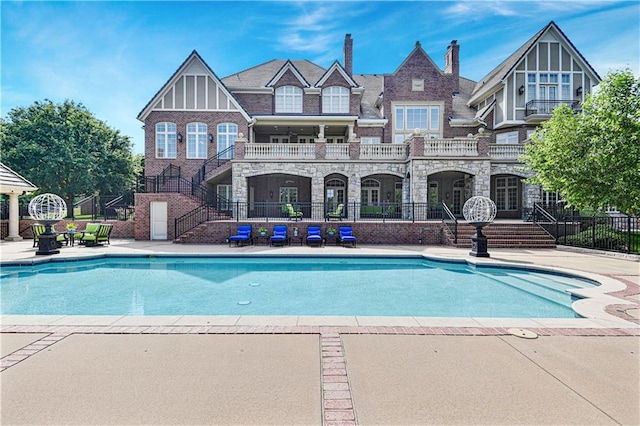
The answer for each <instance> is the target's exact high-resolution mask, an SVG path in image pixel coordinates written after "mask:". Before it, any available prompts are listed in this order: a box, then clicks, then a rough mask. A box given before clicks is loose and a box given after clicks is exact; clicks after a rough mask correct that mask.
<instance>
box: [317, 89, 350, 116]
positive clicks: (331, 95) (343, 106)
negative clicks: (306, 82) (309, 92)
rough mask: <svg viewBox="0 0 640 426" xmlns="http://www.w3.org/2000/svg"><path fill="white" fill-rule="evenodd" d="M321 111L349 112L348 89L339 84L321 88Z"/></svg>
mask: <svg viewBox="0 0 640 426" xmlns="http://www.w3.org/2000/svg"><path fill="white" fill-rule="evenodd" d="M322 112H323V113H325V114H326V113H334V114H346V113H349V89H347V88H346V87H341V86H332V87H327V88H326V89H323V90H322Z"/></svg>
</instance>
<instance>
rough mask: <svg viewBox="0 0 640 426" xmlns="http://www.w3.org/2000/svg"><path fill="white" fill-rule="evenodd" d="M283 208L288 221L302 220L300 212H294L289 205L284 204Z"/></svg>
mask: <svg viewBox="0 0 640 426" xmlns="http://www.w3.org/2000/svg"><path fill="white" fill-rule="evenodd" d="M285 207H286V209H287V214H288V215H289V220H291V219H293V220H300V219H302V212H297V211H295V210H294V209H293V206H292V205H291V204H285Z"/></svg>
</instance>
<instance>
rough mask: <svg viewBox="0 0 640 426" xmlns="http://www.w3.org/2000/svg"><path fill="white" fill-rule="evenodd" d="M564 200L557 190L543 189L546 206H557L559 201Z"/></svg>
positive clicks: (543, 200)
mask: <svg viewBox="0 0 640 426" xmlns="http://www.w3.org/2000/svg"><path fill="white" fill-rule="evenodd" d="M560 201H562V198H561V197H560V193H559V192H555V191H544V190H543V191H542V204H544V205H545V206H555V205H556V204H558V202H560Z"/></svg>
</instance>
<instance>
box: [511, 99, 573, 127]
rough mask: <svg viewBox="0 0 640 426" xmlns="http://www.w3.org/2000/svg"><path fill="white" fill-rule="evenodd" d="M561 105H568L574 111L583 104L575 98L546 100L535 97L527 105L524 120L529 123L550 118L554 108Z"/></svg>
mask: <svg viewBox="0 0 640 426" xmlns="http://www.w3.org/2000/svg"><path fill="white" fill-rule="evenodd" d="M560 105H567V106H568V107H569V108H571V110H573V111H580V110H581V109H582V104H581V103H580V102H579V101H574V100H555V101H546V100H538V99H534V100H531V101H529V102H527V104H526V105H525V109H524V120H525V121H526V122H527V123H539V122H541V121H545V120H548V119H549V118H551V115H552V114H553V110H554V109H555V108H556V107H559V106H560Z"/></svg>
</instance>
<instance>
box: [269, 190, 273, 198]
mask: <svg viewBox="0 0 640 426" xmlns="http://www.w3.org/2000/svg"><path fill="white" fill-rule="evenodd" d="M269 199H271V200H273V191H269Z"/></svg>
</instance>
